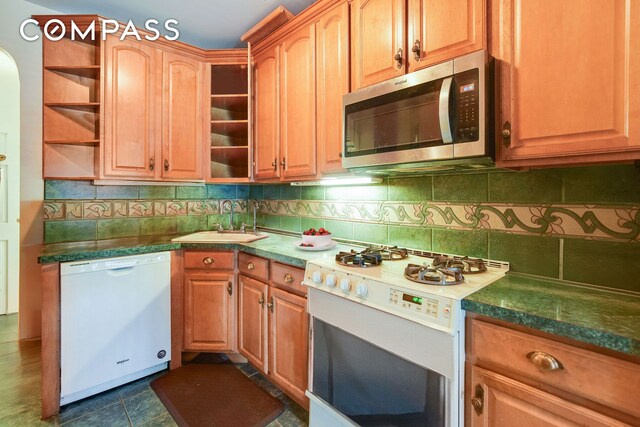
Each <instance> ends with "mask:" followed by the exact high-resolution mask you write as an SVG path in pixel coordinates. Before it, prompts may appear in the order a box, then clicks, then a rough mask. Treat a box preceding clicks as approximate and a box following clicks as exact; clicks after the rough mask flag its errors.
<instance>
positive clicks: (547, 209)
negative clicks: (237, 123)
mask: <svg viewBox="0 0 640 427" xmlns="http://www.w3.org/2000/svg"><path fill="white" fill-rule="evenodd" d="M45 199H46V200H45V208H44V210H45V212H44V214H45V242H46V243H53V242H66V241H76V240H93V239H96V238H97V239H105V238H115V237H126V236H135V235H152V234H167V233H190V232H194V231H199V230H203V229H211V228H214V227H215V224H216V223H218V222H221V223H222V224H223V225H224V227H225V228H228V226H229V216H228V213H227V212H226V208H225V209H222V208H221V204H222V201H223V200H225V199H232V200H235V201H236V206H235V211H236V213H237V214H236V215H235V221H236V224H235V226H236V227H240V224H241V222H245V223H247V224H250V223H251V221H252V215H251V214H250V213H249V212H250V211H251V209H250V208H249V209H247V203H246V201H247V200H249V199H255V200H258V201H259V202H260V209H259V215H258V224H259V225H260V226H262V227H267V228H271V229H280V230H286V231H293V232H299V231H301V230H306V229H308V228H311V227H315V228H320V227H325V228H327V229H328V230H330V231H331V232H332V233H333V235H334V236H335V237H336V238H341V239H347V240H354V241H361V242H369V243H380V244H391V245H399V246H406V247H410V248H414V249H422V250H433V251H438V252H446V253H456V254H465V255H470V256H480V257H487V258H490V259H496V260H503V261H509V262H510V263H511V270H512V271H517V272H521V273H527V274H533V275H539V276H544V277H552V278H560V279H565V280H571V281H576V282H583V283H590V284H596V285H601V286H608V287H612V288H618V289H625V290H633V291H638V292H640V282H638V281H637V280H635V279H634V277H637V276H638V274H640V263H639V262H638V261H637V260H638V259H640V170H639V169H638V168H636V167H634V166H633V165H614V166H598V167H583V168H571V169H548V170H533V171H529V172H508V171H504V172H499V171H493V172H483V173H477V174H471V175H434V176H423V177H402V178H388V179H386V180H385V181H384V183H382V184H379V185H371V186H345V187H321V186H318V187H307V186H303V187H295V186H290V185H287V184H268V185H258V184H253V185H247V184H243V185H212V184H207V185H206V186H199V187H193V186H184V187H182V186H177V187H173V186H147V185H140V186H127V187H117V186H116V187H96V186H93V185H91V183H89V182H82V181H46V183H45ZM221 211H222V212H221ZM605 259H606V260H607V261H606V262H607V267H606V268H602V266H603V263H604V260H605Z"/></svg>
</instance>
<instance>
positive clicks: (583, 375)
mask: <svg viewBox="0 0 640 427" xmlns="http://www.w3.org/2000/svg"><path fill="white" fill-rule="evenodd" d="M486 320H487V321H485V319H484V318H483V319H479V318H473V319H470V318H467V351H466V353H467V375H466V376H467V384H466V392H465V407H464V412H465V414H466V415H465V416H466V422H465V425H468V426H471V427H489V426H503V425H520V426H558V425H562V426H569V425H581V426H626V425H640V409H639V408H638V405H637V399H636V391H637V386H638V384H639V383H640V365H638V364H636V363H632V362H629V361H627V360H623V359H618V358H616V357H612V356H610V355H608V354H601V353H598V352H596V351H594V350H591V349H586V348H581V347H576V346H574V345H571V344H568V343H566V342H563V341H556V340H555V339H553V338H554V337H553V336H549V334H544V336H543V334H541V333H539V332H537V331H528V330H525V329H524V328H522V327H518V329H511V328H510V327H508V326H505V325H502V324H500V325H498V324H494V323H492V322H491V319H486ZM564 341H567V340H564Z"/></svg>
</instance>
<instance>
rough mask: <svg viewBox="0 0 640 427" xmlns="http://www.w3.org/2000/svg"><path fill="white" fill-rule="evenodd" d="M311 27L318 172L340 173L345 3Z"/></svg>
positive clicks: (346, 83)
mask: <svg viewBox="0 0 640 427" xmlns="http://www.w3.org/2000/svg"><path fill="white" fill-rule="evenodd" d="M315 25H316V36H315V37H316V96H317V103H316V132H317V133H316V135H317V148H318V172H319V173H321V174H323V175H324V174H332V173H342V172H346V170H345V169H343V168H342V96H343V95H345V94H347V93H349V4H348V2H346V1H345V2H342V3H341V4H339V5H338V6H336V7H334V8H333V9H331V10H330V11H329V12H327V13H325V14H323V15H322V16H321V18H320V19H319V20H318V21H317V22H316V24H315Z"/></svg>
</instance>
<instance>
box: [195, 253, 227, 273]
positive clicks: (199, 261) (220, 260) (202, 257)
mask: <svg viewBox="0 0 640 427" xmlns="http://www.w3.org/2000/svg"><path fill="white" fill-rule="evenodd" d="M184 268H186V269H187V270H191V269H194V270H233V252H221V251H185V253H184Z"/></svg>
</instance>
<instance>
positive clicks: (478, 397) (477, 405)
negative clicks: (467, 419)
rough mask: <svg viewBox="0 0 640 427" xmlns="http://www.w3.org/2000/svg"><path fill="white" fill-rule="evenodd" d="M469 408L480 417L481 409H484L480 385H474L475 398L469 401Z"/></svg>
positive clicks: (482, 390) (482, 391)
mask: <svg viewBox="0 0 640 427" xmlns="http://www.w3.org/2000/svg"><path fill="white" fill-rule="evenodd" d="M471 406H473V409H474V410H475V411H476V414H478V415H482V409H483V408H484V389H483V388H482V386H481V385H480V384H476V392H475V396H474V397H473V398H472V399H471Z"/></svg>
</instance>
